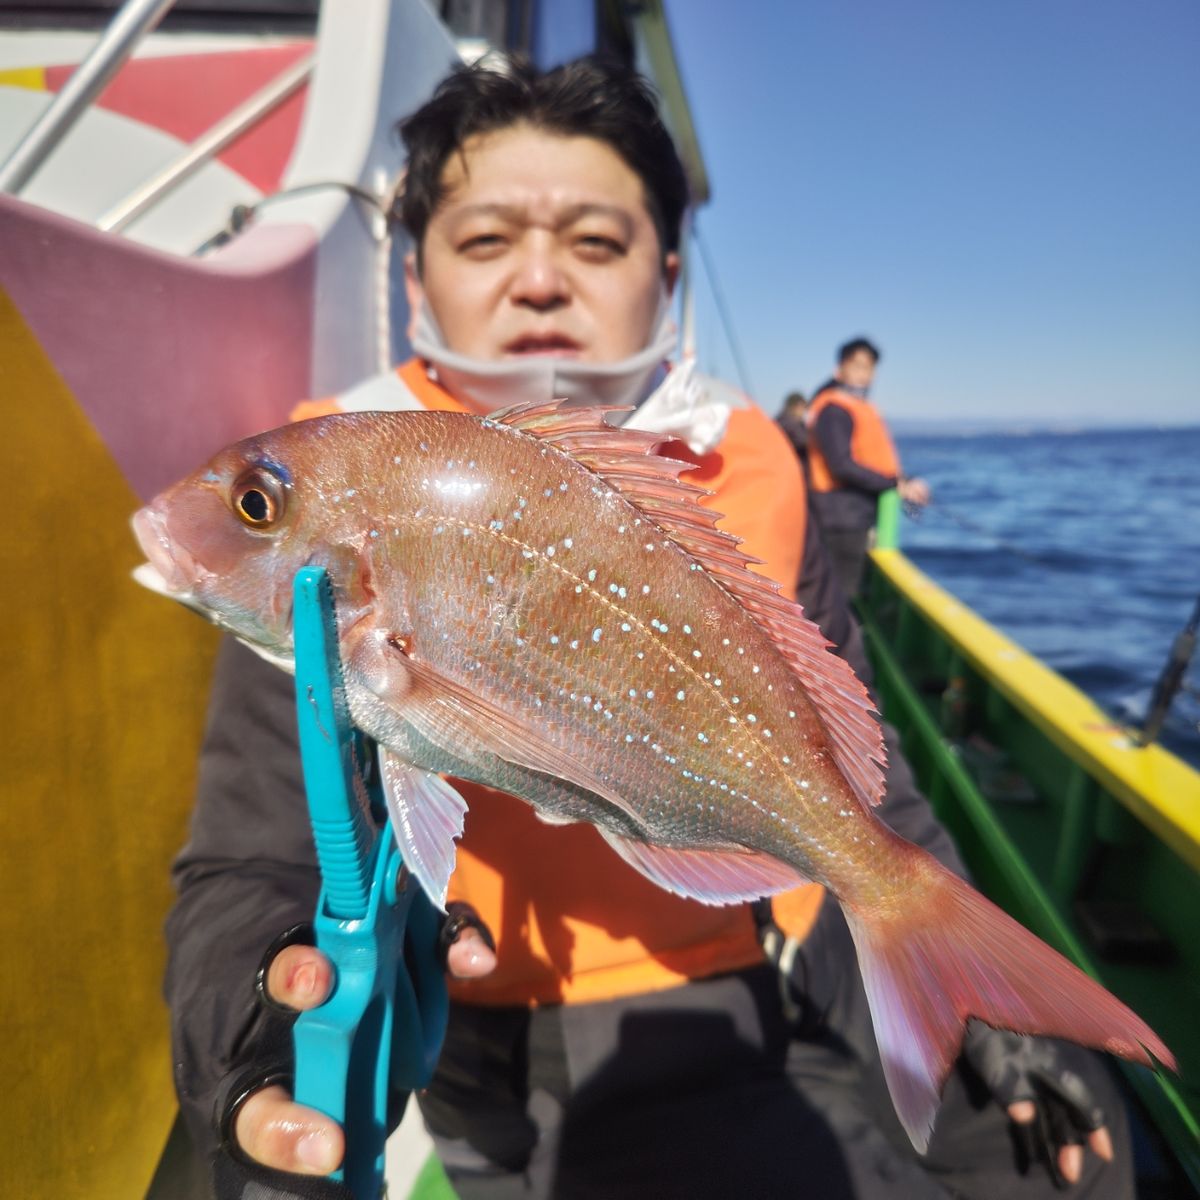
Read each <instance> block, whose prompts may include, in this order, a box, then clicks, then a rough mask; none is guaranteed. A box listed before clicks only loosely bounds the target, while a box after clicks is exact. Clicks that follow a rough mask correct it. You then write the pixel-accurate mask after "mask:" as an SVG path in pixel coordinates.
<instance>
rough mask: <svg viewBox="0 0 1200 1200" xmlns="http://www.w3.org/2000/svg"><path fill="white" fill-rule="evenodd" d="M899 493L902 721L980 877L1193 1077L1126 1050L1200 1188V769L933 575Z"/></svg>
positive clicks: (888, 609)
mask: <svg viewBox="0 0 1200 1200" xmlns="http://www.w3.org/2000/svg"><path fill="white" fill-rule="evenodd" d="M899 519H900V502H899V497H898V496H897V494H896V493H895V492H894V491H893V492H889V493H885V495H884V496H883V497H882V498H881V502H880V507H879V514H878V526H877V530H876V542H875V548H874V550H873V551H872V554H871V564H870V568H869V571H868V575H867V579H866V582H865V585H864V588H863V593H862V596H861V598H860V600H859V602H858V603H859V609H860V613H861V615H862V618H863V626H864V631H865V634H866V638H867V646H868V650H869V653H870V655H871V659H872V663H873V665H874V668H875V673H876V685H877V688H878V692H879V696H880V703H881V706H882V709H883V712H884V715H885V716H886V718H887V719H888V720H889V721H890V722H891V723H892V724H893V725H895V726H896V728H897V729H898V730H899V732H900V736H901V741H902V744H903V747H904V752H905V756H906V757H907V758H908V760H909V761H910V763H911V764H912V767H913V770H914V772H915V774H916V776H917V779H918V781H919V783H920V784H921V786H922V788H923V789H924V791H925V793H926V794H927V795H928V796H929V798H930V800H931V802H932V803H933V805H934V808H935V810H936V811H937V813H938V816H939V817H940V818H941V820H942V821H943V823H944V824H945V825H946V826H947V827H948V828H949V830H950V832H951V833H952V835H953V836H954V837H955V839H956V840H957V842H958V845H959V847H960V850H961V851H962V854H963V856H964V858H965V859H966V861H967V864H968V866H969V868H970V870H971V872H972V875H973V877H974V880H975V882H976V884H977V885H978V886H979V887H980V888H981V889H982V890H983V891H984V892H986V893H987V894H988V895H989V896H990V897H991V898H992V899H993V900H995V901H996V902H997V903H998V904H1000V905H1001V906H1002V907H1004V908H1006V909H1007V910H1008V911H1009V912H1011V913H1012V914H1013V915H1015V916H1016V917H1017V918H1018V919H1019V920H1021V921H1022V922H1024V923H1025V924H1026V925H1028V926H1029V927H1030V928H1031V929H1033V930H1034V932H1036V933H1037V934H1038V935H1039V936H1040V937H1042V938H1043V939H1044V940H1046V941H1047V942H1049V943H1050V944H1051V945H1053V946H1055V947H1057V948H1058V949H1059V950H1061V951H1062V952H1063V953H1064V954H1066V955H1067V956H1068V957H1069V958H1071V959H1072V960H1073V961H1075V962H1076V963H1078V964H1079V966H1080V967H1082V968H1083V969H1084V970H1085V971H1087V972H1088V973H1089V974H1091V975H1093V976H1095V977H1096V978H1098V979H1099V980H1101V982H1103V983H1104V985H1105V986H1106V987H1108V988H1109V989H1110V990H1111V991H1112V992H1114V993H1115V994H1116V995H1118V996H1120V997H1121V998H1122V999H1123V1000H1125V1001H1126V1003H1128V1004H1130V1005H1131V1006H1132V1007H1133V1008H1134V1009H1135V1010H1136V1011H1137V1012H1138V1013H1139V1014H1140V1015H1142V1016H1143V1017H1144V1018H1145V1019H1146V1020H1147V1021H1149V1022H1150V1024H1151V1025H1152V1026H1153V1027H1154V1028H1155V1029H1156V1031H1157V1032H1158V1033H1159V1034H1160V1035H1161V1036H1162V1037H1163V1038H1164V1040H1165V1041H1166V1042H1167V1044H1168V1045H1169V1046H1170V1047H1171V1048H1172V1050H1173V1051H1174V1052H1175V1053H1176V1055H1177V1056H1178V1058H1179V1062H1180V1067H1181V1071H1180V1074H1179V1075H1178V1076H1174V1075H1170V1074H1168V1073H1165V1072H1162V1073H1155V1072H1151V1071H1149V1070H1147V1069H1145V1068H1142V1067H1135V1066H1131V1065H1128V1064H1122V1069H1123V1071H1124V1074H1125V1077H1126V1079H1127V1080H1128V1082H1129V1084H1130V1087H1131V1090H1132V1092H1133V1093H1134V1095H1135V1096H1136V1097H1137V1100H1138V1101H1139V1102H1140V1104H1141V1106H1142V1109H1143V1111H1144V1114H1145V1117H1146V1119H1147V1121H1148V1124H1149V1126H1150V1127H1152V1129H1153V1130H1156V1131H1157V1135H1158V1137H1159V1138H1160V1139H1161V1142H1162V1147H1160V1149H1162V1150H1164V1151H1165V1154H1166V1155H1167V1156H1168V1158H1169V1159H1173V1162H1174V1166H1172V1167H1171V1168H1170V1171H1171V1175H1172V1182H1171V1183H1170V1185H1169V1187H1170V1189H1173V1190H1165V1191H1162V1192H1161V1193H1160V1194H1163V1195H1172V1196H1173V1195H1178V1194H1180V1193H1179V1191H1178V1188H1179V1187H1183V1188H1184V1189H1185V1190H1190V1192H1191V1193H1192V1194H1194V1195H1200V1029H1198V1028H1197V1026H1198V1024H1200V1023H1198V1022H1197V1020H1196V1014H1197V1013H1200V921H1198V920H1197V916H1198V915H1200V772H1197V771H1195V770H1193V769H1192V768H1191V767H1189V766H1188V765H1187V764H1186V763H1184V762H1182V761H1181V760H1180V759H1178V758H1177V757H1175V756H1174V755H1172V754H1170V753H1168V752H1167V751H1166V750H1164V749H1162V747H1160V746H1155V745H1151V746H1146V747H1140V746H1138V745H1137V740H1136V733H1135V731H1132V730H1128V729H1125V728H1124V727H1122V726H1119V725H1116V724H1114V722H1113V720H1112V718H1111V717H1109V716H1107V715H1106V714H1105V713H1104V712H1102V711H1101V710H1100V709H1099V708H1098V707H1097V706H1096V705H1095V704H1093V703H1092V701H1090V700H1089V699H1088V698H1087V697H1086V696H1084V695H1083V694H1082V693H1081V692H1079V691H1078V689H1076V688H1075V687H1074V686H1073V685H1071V684H1070V683H1068V682H1067V681H1066V680H1065V679H1063V678H1062V677H1061V676H1059V675H1058V674H1056V673H1055V672H1053V671H1051V670H1050V669H1049V668H1048V667H1046V666H1045V664H1044V663H1042V662H1040V661H1039V660H1038V659H1036V658H1034V657H1033V656H1032V655H1029V654H1028V653H1026V652H1025V651H1024V650H1022V649H1021V647H1019V646H1018V645H1016V643H1014V642H1012V641H1010V640H1009V639H1008V638H1006V637H1005V636H1004V635H1003V634H1001V633H1000V632H999V631H998V630H996V629H994V628H993V627H992V626H991V625H989V624H987V622H985V621H983V620H982V619H981V618H980V617H979V616H978V615H976V614H975V613H974V612H972V611H971V610H970V609H968V608H966V606H964V605H963V604H961V603H960V602H959V601H958V600H956V599H955V598H954V597H953V596H951V595H950V594H949V593H947V592H945V591H944V590H943V589H941V588H940V587H938V586H937V584H935V583H934V582H933V581H932V580H930V579H929V578H928V577H927V576H925V575H924V574H922V572H920V571H919V570H918V569H917V568H916V567H915V566H914V565H913V564H912V563H911V562H910V561H909V560H908V559H907V558H905V556H904V555H903V554H902V553H900V551H899V549H898V529H899Z"/></svg>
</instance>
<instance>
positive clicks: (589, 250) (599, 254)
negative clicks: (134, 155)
mask: <svg viewBox="0 0 1200 1200" xmlns="http://www.w3.org/2000/svg"><path fill="white" fill-rule="evenodd" d="M575 248H576V250H578V251H579V253H581V254H582V255H583V256H584V257H585V258H589V259H609V258H619V257H621V256H622V255H624V253H625V247H624V245H623V244H622V243H621V242H619V241H617V240H616V238H610V237H605V236H604V235H603V234H586V235H584V236H583V237H580V238H579V239H578V240H577V241H576V242H575Z"/></svg>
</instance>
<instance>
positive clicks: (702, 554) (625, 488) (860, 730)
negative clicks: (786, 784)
mask: <svg viewBox="0 0 1200 1200" xmlns="http://www.w3.org/2000/svg"><path fill="white" fill-rule="evenodd" d="M624 411H627V410H624V409H619V408H618V409H614V408H600V407H593V408H573V407H571V406H569V405H566V404H565V403H564V402H563V401H551V402H549V403H545V402H534V403H531V404H522V405H515V406H513V407H511V408H508V409H505V410H503V411H502V412H498V413H493V414H492V415H491V417H489V418H487V419H488V420H490V421H491V422H493V423H495V424H500V425H506V426H509V427H510V428H513V429H516V430H520V431H521V432H522V433H527V434H530V435H531V436H533V437H537V438H540V439H542V440H544V441H547V442H549V443H551V444H552V445H555V446H556V447H557V448H558V449H560V450H562V451H563V452H564V453H565V454H568V455H570V456H571V457H572V458H574V459H575V460H576V461H578V462H579V463H581V464H582V465H583V466H584V467H586V468H587V469H588V470H590V471H592V472H594V473H595V474H596V475H598V476H600V478H602V479H603V480H604V481H605V482H606V483H607V484H608V485H609V486H610V487H612V488H614V489H615V490H616V491H617V492H619V493H620V494H621V495H622V496H623V497H624V498H625V499H626V500H628V501H629V503H630V504H632V505H634V506H635V507H636V508H637V509H638V510H639V511H640V512H641V513H643V514H644V515H645V516H646V517H648V518H649V519H650V520H651V521H653V522H654V523H655V524H656V525H657V526H658V527H659V528H660V529H661V530H662V531H663V533H665V534H666V535H667V537H669V538H670V539H671V540H672V541H673V542H675V543H676V545H678V546H679V548H680V549H681V550H683V552H684V553H686V554H688V555H690V556H691V558H693V559H694V560H695V561H696V562H698V563H699V564H700V565H701V566H702V567H703V568H704V569H705V570H706V571H707V572H708V573H709V575H711V576H712V577H713V578H714V579H715V580H716V581H717V582H718V583H720V585H721V586H722V587H723V588H724V589H725V590H726V591H727V592H729V593H730V595H732V596H733V598H734V599H735V600H736V601H737V602H738V603H739V604H740V605H742V607H743V608H745V609H746V611H747V612H748V613H749V614H750V615H751V616H752V617H753V618H754V620H755V621H757V622H758V624H759V625H760V626H761V627H762V628H763V629H764V631H765V632H766V633H767V635H768V636H769V637H770V638H771V640H772V642H774V644H775V647H776V649H777V650H779V652H780V653H781V654H782V655H783V657H784V658H785V659H786V660H787V663H788V665H789V666H790V667H791V669H792V672H793V673H794V674H795V675H796V676H797V678H798V679H799V680H800V682H801V684H802V685H803V687H804V691H805V693H806V695H807V696H808V697H809V699H810V701H811V702H812V704H813V706H814V708H815V709H816V711H817V715H818V717H819V718H820V720H821V723H822V725H823V726H824V728H825V731H826V733H827V735H828V738H829V748H830V752H831V753H832V755H833V758H834V761H835V762H836V763H837V766H838V768H839V770H840V771H841V772H842V774H843V775H844V776H845V777H846V780H847V782H848V783H849V784H850V786H851V788H852V789H853V790H854V792H855V794H856V795H857V796H858V798H859V800H861V801H862V802H863V804H866V805H873V804H878V803H879V801H880V800H881V799H882V798H883V789H884V777H883V768H884V765H885V764H886V761H887V754H886V751H885V750H884V745H883V734H882V731H881V730H880V728H879V722H878V721H877V720H876V719H875V715H874V704H873V702H872V700H871V698H870V696H869V695H868V694H867V690H866V688H865V687H863V685H862V683H861V682H860V681H859V679H858V677H857V676H856V675H855V674H854V672H853V671H852V670H851V668H850V666H849V665H848V664H847V663H846V662H845V661H844V660H843V659H841V658H838V657H837V655H835V654H831V653H830V652H829V642H828V641H827V639H826V638H825V637H824V635H823V634H822V633H821V631H820V629H818V628H817V626H816V625H814V624H813V623H812V622H811V621H810V620H808V618H807V617H805V616H804V612H803V610H802V609H801V608H800V606H799V605H798V604H793V603H792V602H791V601H790V600H788V599H787V598H786V597H784V596H781V595H780V594H779V585H778V584H776V583H774V582H773V581H771V580H770V579H767V578H766V577H765V576H763V575H758V574H756V573H755V572H753V571H751V570H750V569H749V568H750V566H751V565H752V564H754V563H755V562H757V560H756V559H751V558H749V557H748V556H747V555H745V554H743V553H742V552H741V550H740V549H739V546H740V544H741V542H740V539H739V538H737V537H734V536H733V535H732V534H730V533H727V532H725V531H724V530H722V529H720V528H718V523H719V522H720V521H721V519H722V514H721V513H719V512H715V511H714V510H712V509H711V508H707V507H705V506H703V505H701V504H700V503H699V500H700V498H701V497H703V496H707V495H710V494H711V493H709V492H706V491H704V490H703V489H701V488H697V487H695V486H693V485H692V484H690V483H685V482H683V481H682V480H680V478H679V476H680V475H681V474H682V473H683V472H686V471H689V470H691V469H692V468H693V467H694V465H695V464H694V463H689V462H682V461H679V460H677V459H671V458H663V457H661V456H659V455H657V454H655V453H654V450H655V448H656V446H658V445H659V444H660V442H661V440H662V439H661V436H660V435H656V434H651V433H645V432H642V431H640V430H631V429H622V428H618V427H616V426H613V425H610V424H609V423H608V421H607V419H606V415H607V414H608V413H612V412H624Z"/></svg>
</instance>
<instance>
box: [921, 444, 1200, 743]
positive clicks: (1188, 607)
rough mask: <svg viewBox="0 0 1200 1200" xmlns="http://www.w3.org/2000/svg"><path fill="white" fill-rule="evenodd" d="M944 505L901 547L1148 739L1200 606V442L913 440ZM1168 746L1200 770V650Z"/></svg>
mask: <svg viewBox="0 0 1200 1200" xmlns="http://www.w3.org/2000/svg"><path fill="white" fill-rule="evenodd" d="M897 443H898V446H899V449H900V454H901V458H902V459H903V461H904V467H905V470H906V471H907V472H908V473H909V474H910V475H921V476H924V478H925V479H927V480H928V481H929V483H930V485H931V486H932V488H933V503H932V504H931V505H930V507H929V508H928V509H927V510H925V511H924V512H922V513H921V514H920V515H919V516H917V517H915V518H913V517H906V518H905V519H904V521H903V524H902V527H901V545H902V547H903V548H904V550H905V552H906V553H907V554H908V555H909V557H910V558H912V560H913V561H914V562H915V563H916V564H917V565H918V566H919V567H920V568H921V569H922V570H923V571H925V572H926V574H928V575H930V576H931V577H932V578H933V579H935V580H936V581H937V582H938V583H939V584H941V585H942V586H943V587H945V588H946V589H947V590H948V591H950V592H952V593H954V595H956V596H957V597H959V599H961V600H963V601H964V602H965V603H966V604H968V605H970V606H971V607H972V608H973V609H975V610H976V611H977V612H978V613H979V614H980V615H981V616H983V617H984V618H985V619H986V620H988V621H990V622H991V623H992V624H993V625H995V626H997V627H998V628H999V629H1001V630H1003V632H1004V633H1005V634H1007V635H1008V636H1009V637H1011V638H1012V639H1013V640H1014V641H1015V642H1017V643H1019V644H1020V645H1021V646H1023V647H1025V648H1026V649H1027V650H1029V651H1031V652H1032V653H1034V654H1036V655H1037V656H1038V657H1039V658H1041V659H1042V660H1043V661H1045V662H1046V663H1048V664H1049V665H1050V666H1051V667H1053V668H1054V669H1055V670H1056V671H1058V672H1059V673H1060V674H1062V675H1064V676H1066V678H1068V679H1069V680H1071V682H1072V683H1074V684H1075V685H1076V686H1077V687H1079V688H1080V689H1081V690H1082V691H1084V692H1086V693H1087V694H1088V695H1089V696H1091V697H1092V698H1093V699H1094V700H1095V701H1096V702H1097V703H1098V704H1099V705H1100V707H1101V708H1103V709H1105V710H1106V711H1107V712H1108V713H1110V714H1111V715H1112V716H1114V717H1115V718H1117V719H1119V720H1121V721H1124V722H1129V723H1133V724H1136V725H1139V726H1140V725H1141V722H1142V719H1143V717H1144V716H1145V713H1146V709H1147V707H1148V705H1149V702H1150V695H1151V691H1152V689H1153V686H1154V683H1155V681H1156V680H1157V678H1158V676H1159V674H1160V673H1161V671H1162V668H1163V665H1164V663H1165V662H1166V660H1167V656H1168V654H1169V652H1170V649H1171V646H1172V644H1173V642H1174V640H1175V637H1176V635H1177V634H1178V633H1179V632H1180V631H1181V630H1182V629H1183V627H1184V625H1185V624H1186V622H1187V620H1188V618H1189V617H1190V615H1191V613H1192V610H1193V607H1194V606H1195V604H1196V600H1197V595H1198V594H1200V427H1196V428H1187V429H1123V430H1101V431H1087V432H1076V433H1045V432H1039V433H1030V434H1011V433H987V434H970V435H965V436H948V435H944V434H938V435H936V436H935V435H931V434H910V435H908V436H903V435H901V436H898V437H897ZM1184 684H1185V690H1184V691H1183V692H1181V693H1180V694H1179V695H1177V696H1176V698H1175V701H1174V703H1173V705H1172V708H1171V711H1170V714H1169V716H1168V718H1167V721H1166V724H1165V725H1164V727H1163V731H1162V733H1161V735H1160V741H1161V742H1162V743H1163V744H1164V745H1166V746H1167V747H1168V748H1169V749H1171V750H1173V751H1174V752H1175V753H1176V754H1179V755H1180V756H1181V757H1183V758H1185V759H1186V760H1187V761H1189V762H1191V763H1193V764H1194V765H1196V766H1200V649H1198V650H1197V652H1196V654H1195V656H1194V657H1193V659H1192V664H1191V667H1190V669H1189V670H1188V672H1187V675H1186V676H1185V679H1184Z"/></svg>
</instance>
